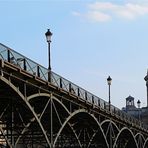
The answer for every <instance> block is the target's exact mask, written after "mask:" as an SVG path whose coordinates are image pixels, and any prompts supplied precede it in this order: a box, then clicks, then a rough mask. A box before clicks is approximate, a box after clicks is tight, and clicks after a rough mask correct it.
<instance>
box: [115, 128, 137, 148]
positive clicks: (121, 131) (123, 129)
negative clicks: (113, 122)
mask: <svg viewBox="0 0 148 148" xmlns="http://www.w3.org/2000/svg"><path fill="white" fill-rule="evenodd" d="M126 130H127V131H128V132H129V133H130V135H131V136H132V138H133V140H134V142H135V144H136V147H137V148H138V145H137V141H136V139H135V137H134V134H133V132H132V131H131V130H130V129H129V128H127V127H124V128H122V129H121V130H120V131H119V133H118V135H117V137H116V140H115V142H114V145H113V148H116V144H117V141H118V139H119V136H120V135H121V134H122V133H123V132H124V131H126Z"/></svg>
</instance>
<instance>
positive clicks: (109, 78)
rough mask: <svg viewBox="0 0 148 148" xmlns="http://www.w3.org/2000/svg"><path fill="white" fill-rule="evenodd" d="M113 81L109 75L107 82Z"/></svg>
mask: <svg viewBox="0 0 148 148" xmlns="http://www.w3.org/2000/svg"><path fill="white" fill-rule="evenodd" d="M111 82H112V78H111V77H110V76H109V77H108V78H107V83H108V85H111Z"/></svg>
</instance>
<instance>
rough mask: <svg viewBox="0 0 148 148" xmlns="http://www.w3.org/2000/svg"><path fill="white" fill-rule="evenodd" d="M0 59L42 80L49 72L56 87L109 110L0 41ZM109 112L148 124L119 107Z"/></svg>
mask: <svg viewBox="0 0 148 148" xmlns="http://www.w3.org/2000/svg"><path fill="white" fill-rule="evenodd" d="M0 59H2V60H4V61H7V62H9V63H11V64H14V65H16V66H18V67H20V68H21V69H22V70H25V71H26V72H28V73H30V74H32V75H35V76H37V77H39V78H40V79H42V80H44V81H48V80H49V73H50V83H51V84H52V85H54V86H56V87H59V88H61V89H63V90H65V91H67V92H69V93H71V94H73V95H75V96H77V97H79V98H81V99H82V100H84V101H86V103H90V104H92V105H94V107H99V108H100V109H102V110H105V111H106V112H109V103H108V102H106V101H104V100H103V99H101V98H99V97H97V96H95V95H93V94H92V93H90V92H88V91H86V90H85V89H83V88H81V87H79V86H77V85H76V84H74V83H72V82H70V81H69V80H67V79H65V78H63V77H61V76H60V75H58V74H56V73H54V72H52V71H49V70H48V69H47V68H45V67H43V66H41V65H39V64H38V63H36V62H34V61H32V60H30V59H29V58H27V57H25V56H23V55H21V54H20V53H18V52H16V51H14V50H13V49H10V48H9V47H7V46H5V45H3V44H1V43H0ZM110 108H111V109H110V113H111V114H113V115H115V116H117V117H118V118H120V119H122V120H125V121H127V122H129V123H134V124H136V125H139V126H140V127H142V128H144V129H146V130H148V126H146V125H144V124H143V123H142V122H140V121H139V120H138V119H136V118H134V117H133V116H131V115H129V114H127V113H126V112H124V111H121V110H120V109H119V108H117V107H115V106H113V105H111V106H110Z"/></svg>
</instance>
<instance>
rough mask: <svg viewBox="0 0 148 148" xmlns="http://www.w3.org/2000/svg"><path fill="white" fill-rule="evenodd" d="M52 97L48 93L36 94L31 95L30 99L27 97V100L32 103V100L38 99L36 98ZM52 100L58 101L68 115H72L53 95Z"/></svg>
mask: <svg viewBox="0 0 148 148" xmlns="http://www.w3.org/2000/svg"><path fill="white" fill-rule="evenodd" d="M50 96H51V94H47V93H36V94H33V95H31V96H28V97H27V100H28V101H30V100H31V99H34V98H36V97H50ZM52 98H53V99H54V100H56V101H57V102H58V103H59V104H60V105H62V107H63V108H64V109H65V110H66V112H67V113H68V114H70V112H69V111H68V109H67V108H66V107H65V105H63V103H61V101H59V100H58V99H57V98H56V97H55V96H54V95H53V94H52Z"/></svg>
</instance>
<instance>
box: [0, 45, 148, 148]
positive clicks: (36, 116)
mask: <svg viewBox="0 0 148 148" xmlns="http://www.w3.org/2000/svg"><path fill="white" fill-rule="evenodd" d="M48 76H49V70H48V69H46V68H44V67H43V66H41V65H39V64H37V63H35V62H33V61H32V60H30V59H28V58H26V57H24V56H23V55H21V54H19V53H17V52H16V51H14V50H12V49H10V48H8V47H7V46H5V45H3V44H0V147H7V148H8V147H9V148H23V147H27V148H36V147H38V148H47V147H50V148H60V147H61V148H95V147H99V148H120V147H125V148H131V147H135V148H142V147H143V148H147V147H148V128H147V126H146V125H144V124H143V123H142V122H140V121H139V120H137V119H135V118H133V117H132V116H130V115H128V114H126V113H125V112H123V111H121V110H120V109H118V108H117V107H115V106H113V105H111V106H110V109H109V105H110V104H109V103H108V102H106V101H104V100H103V99H101V98H99V97H97V96H95V95H93V94H92V93H90V92H88V91H86V90H85V89H83V88H81V87H79V86H77V85H76V84H74V83H72V82H70V81H69V80H67V79H65V78H63V77H61V76H59V75H58V74H56V73H54V72H51V73H50V78H51V79H50V81H48V80H49V79H48ZM1 145H2V146H1Z"/></svg>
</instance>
